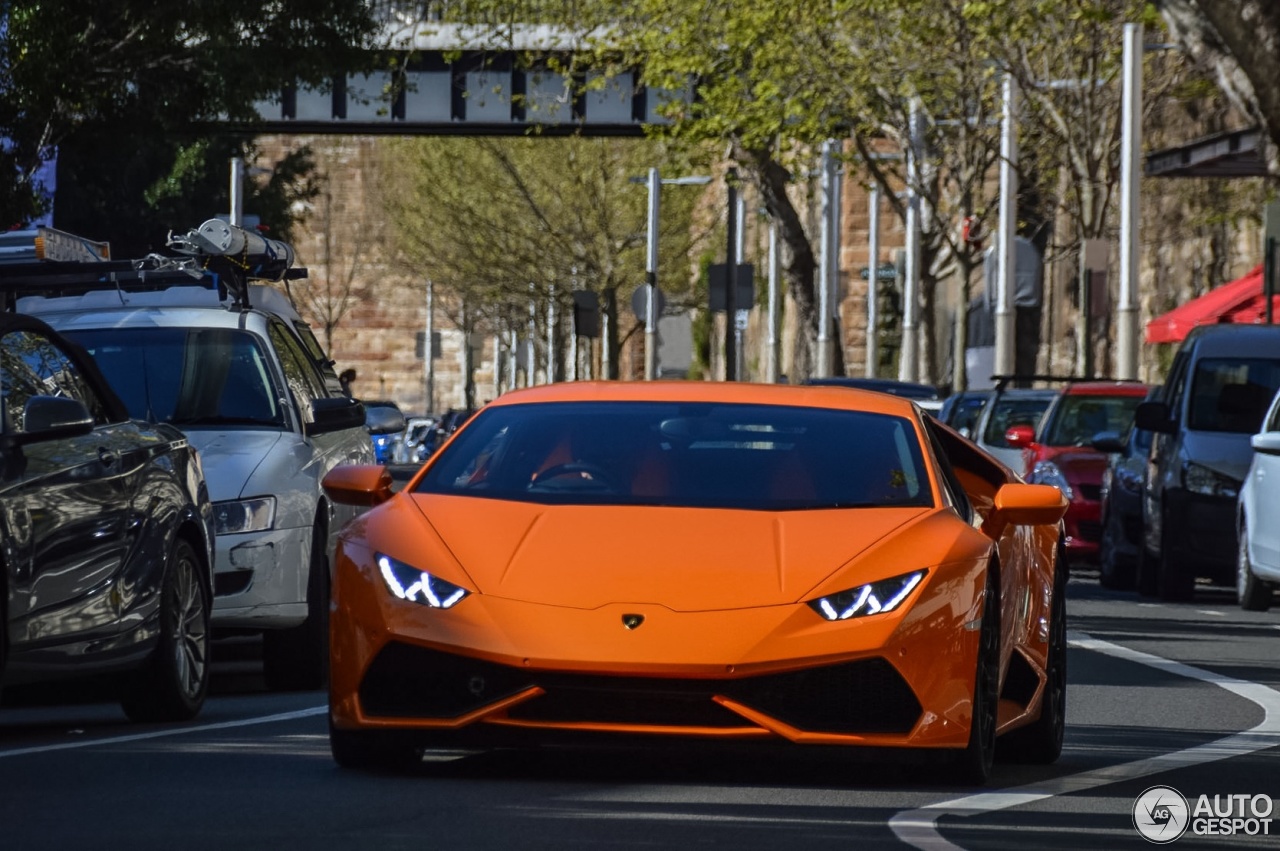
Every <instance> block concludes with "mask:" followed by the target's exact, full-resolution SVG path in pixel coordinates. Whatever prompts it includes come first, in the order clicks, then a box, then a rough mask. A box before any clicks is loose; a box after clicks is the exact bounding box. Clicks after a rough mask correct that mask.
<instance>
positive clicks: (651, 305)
mask: <svg viewBox="0 0 1280 851" xmlns="http://www.w3.org/2000/svg"><path fill="white" fill-rule="evenodd" d="M661 195H662V179H661V178H660V177H659V176H658V170H657V169H656V168H651V169H649V224H648V228H647V230H646V232H645V241H646V243H647V245H648V249H649V250H648V253H647V254H646V255H645V264H644V282H645V288H646V290H647V291H648V297H647V298H646V300H645V309H644V380H645V381H653V380H654V379H655V378H657V377H658V205H659V204H660V203H661V200H660V198H661Z"/></svg>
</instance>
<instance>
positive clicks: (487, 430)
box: [416, 402, 933, 511]
mask: <svg viewBox="0 0 1280 851" xmlns="http://www.w3.org/2000/svg"><path fill="white" fill-rule="evenodd" d="M416 490H417V492H418V493H433V494H452V495H465V496H477V497H490V498H496V499H509V500H519V501H523V502H537V503H548V504H577V505H663V506H685V507H702V508H732V509H752V510H767V511H782V510H799V509H829V508H861V507H881V506H931V505H933V495H932V490H931V485H930V479H929V475H928V472H927V469H926V467H925V464H924V460H923V454H922V452H921V449H920V443H919V440H918V438H917V433H916V430H915V428H914V427H913V424H912V422H911V421H910V420H908V419H906V418H904V417H896V416H889V415H884V414H875V413H867V412H861V411H843V410H828V409H822V408H804V407H790V406H764V405H739V404H719V403H678V402H670V403H668V402H563V403H544V404H537V405H511V406H495V407H493V408H488V409H485V410H483V411H481V412H480V413H479V414H478V415H477V416H476V420H475V422H473V423H471V424H469V425H468V426H467V427H466V428H465V429H464V430H463V431H462V432H460V433H459V435H458V437H457V439H456V440H455V441H454V442H453V443H451V444H450V445H449V447H448V448H447V449H446V450H444V452H443V454H442V455H441V456H440V457H439V458H438V460H437V461H436V462H435V463H433V464H432V465H431V467H430V468H429V470H428V471H427V473H426V474H425V475H424V476H423V478H422V479H421V481H419V483H418V485H417V488H416Z"/></svg>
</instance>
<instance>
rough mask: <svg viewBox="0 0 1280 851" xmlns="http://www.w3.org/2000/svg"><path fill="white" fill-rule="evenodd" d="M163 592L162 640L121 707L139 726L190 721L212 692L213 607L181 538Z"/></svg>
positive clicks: (131, 682) (132, 681) (195, 559)
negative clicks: (211, 617) (211, 637)
mask: <svg viewBox="0 0 1280 851" xmlns="http://www.w3.org/2000/svg"><path fill="white" fill-rule="evenodd" d="M161 582H162V585H161V589H160V638H159V640H158V643H157V644H156V649H155V651H154V652H153V653H152V654H151V656H150V657H149V658H148V659H147V662H146V664H145V665H144V666H143V667H142V668H140V669H139V670H138V671H137V672H136V673H135V674H134V675H133V676H132V677H131V678H130V680H129V682H128V683H127V685H126V688H125V693H124V694H123V695H122V696H121V699H120V703H121V706H123V707H124V712H125V714H126V715H128V716H129V718H130V719H131V720H133V721H186V720H189V719H191V718H194V717H195V716H196V714H197V713H199V712H200V709H201V707H202V706H204V700H205V697H206V695H208V693H209V616H210V611H211V608H212V603H211V601H210V597H209V587H208V584H207V583H206V582H205V581H204V576H203V571H202V570H201V566H200V561H199V559H198V557H197V556H196V551H195V549H194V548H193V547H192V546H191V544H189V543H187V542H186V541H185V540H183V539H181V538H179V539H178V540H177V541H176V542H175V543H174V546H173V552H171V553H170V554H169V561H168V563H167V564H166V565H165V570H164V577H163V578H162V579H161Z"/></svg>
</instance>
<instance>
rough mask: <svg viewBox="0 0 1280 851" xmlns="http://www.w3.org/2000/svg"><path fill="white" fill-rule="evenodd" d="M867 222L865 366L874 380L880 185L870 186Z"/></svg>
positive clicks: (877, 354) (877, 363) (877, 361)
mask: <svg viewBox="0 0 1280 851" xmlns="http://www.w3.org/2000/svg"><path fill="white" fill-rule="evenodd" d="M868 208H869V209H870V213H871V215H870V218H869V219H868V222H867V365H866V369H865V372H866V376H867V377H868V378H875V377H876V373H877V372H879V366H880V345H879V344H880V339H879V325H880V316H879V291H880V290H879V287H880V184H878V183H877V184H872V186H871V200H870V202H869V203H868Z"/></svg>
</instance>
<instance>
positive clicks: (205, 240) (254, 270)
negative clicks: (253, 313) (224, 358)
mask: <svg viewBox="0 0 1280 851" xmlns="http://www.w3.org/2000/svg"><path fill="white" fill-rule="evenodd" d="M51 235H54V236H53V237H52V239H51ZM51 246H57V247H58V248H57V250H55V251H53V252H52V255H51V254H50V250H49V249H50V247H51ZM168 247H169V248H170V249H171V250H173V251H174V252H176V253H177V255H178V256H164V255H161V254H150V255H148V256H146V257H143V258H142V259H140V260H112V259H109V258H110V248H109V246H108V244H107V243H105V242H102V243H96V242H92V241H91V240H86V239H84V238H83V237H78V236H75V235H74V234H68V233H64V232H62V231H55V230H54V229H53V228H37V229H36V230H32V231H16V232H13V233H12V234H10V235H8V237H7V238H0V292H3V293H4V297H5V307H6V309H8V310H9V311H12V310H13V309H14V308H15V306H16V304H17V299H18V296H20V295H42V296H46V297H58V296H68V295H83V294H84V293H86V292H92V291H95V290H104V289H110V290H118V291H120V292H146V291H155V290H163V289H167V288H168V287H172V286H178V285H187V286H190V285H191V284H192V283H193V281H194V282H198V283H201V284H203V285H205V286H209V287H211V288H213V289H216V290H217V292H218V296H219V298H226V297H227V296H228V294H230V296H231V298H232V303H233V304H234V306H235V307H236V308H238V309H241V310H247V309H248V308H249V306H250V305H249V283H250V282H251V281H283V280H297V279H300V278H305V277H307V270H306V269H305V268H302V267H295V266H294V265H293V263H294V253H293V247H292V246H290V245H289V244H288V243H286V242H281V241H280V240H276V239H268V238H266V237H264V236H263V235H262V234H260V233H257V232H255V231H251V230H246V229H245V228H242V227H238V226H236V225H231V224H228V223H227V222H224V221H222V220H221V219H209V220H207V221H206V222H204V223H203V224H201V225H200V226H199V227H197V228H192V229H191V230H188V231H186V232H185V233H179V234H175V233H174V232H173V231H170V232H169V238H168ZM95 249H96V250H95Z"/></svg>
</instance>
